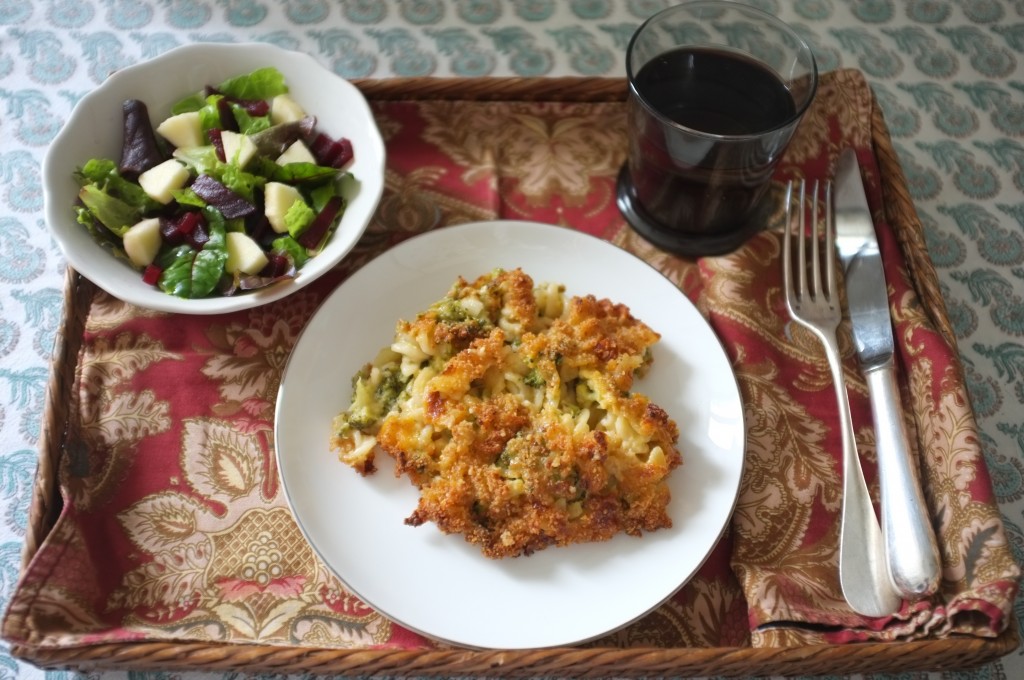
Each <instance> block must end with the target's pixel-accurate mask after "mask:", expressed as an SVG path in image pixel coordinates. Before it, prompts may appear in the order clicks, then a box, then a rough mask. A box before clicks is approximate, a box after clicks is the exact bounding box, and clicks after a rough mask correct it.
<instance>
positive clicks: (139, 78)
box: [42, 43, 385, 314]
mask: <svg viewBox="0 0 1024 680" xmlns="http://www.w3.org/2000/svg"><path fill="white" fill-rule="evenodd" d="M264 66H274V67H276V68H277V69H278V70H280V71H281V73H282V74H284V77H285V82H286V83H287V85H288V87H289V91H290V93H291V94H292V96H293V97H294V99H295V100H296V101H297V102H298V103H299V105H301V106H302V107H303V108H304V109H305V110H306V111H307V112H309V113H310V114H311V115H314V116H316V118H317V126H318V128H319V129H320V130H322V131H324V132H326V133H327V134H329V135H332V136H335V137H340V136H344V137H348V138H349V139H350V140H351V141H352V146H353V149H354V151H355V159H354V161H353V163H352V164H351V166H350V167H349V168H348V169H349V170H350V171H351V172H352V174H353V175H354V176H355V177H356V179H357V180H358V182H359V189H358V192H357V194H356V195H355V196H354V197H353V198H352V199H351V201H350V202H349V204H348V207H347V208H346V210H345V214H344V215H343V216H342V220H341V224H340V225H339V226H338V228H337V230H336V231H335V233H334V235H333V236H332V237H331V240H330V241H329V242H328V243H327V245H326V246H325V247H324V250H323V251H322V252H320V253H319V254H318V255H317V256H316V257H313V258H311V259H310V260H309V262H307V263H306V265H305V266H304V267H303V268H302V269H301V270H299V272H298V274H297V275H296V276H295V278H294V279H290V280H287V281H280V282H277V283H275V284H272V285H270V286H268V287H266V288H263V289H260V290H256V291H250V292H246V293H242V294H238V295H232V296H216V297H209V298H201V299H194V300H193V299H184V298H179V297H175V296H173V295H169V294H167V293H164V292H163V291H161V290H159V289H158V288H156V287H154V286H149V285H148V284H146V283H144V282H143V281H142V276H141V274H140V273H139V272H138V271H136V270H134V269H132V268H131V267H130V266H129V265H128V264H127V263H125V262H122V261H120V260H118V259H117V258H115V257H113V256H112V255H111V254H110V253H109V252H108V251H107V250H105V249H104V248H102V247H101V246H99V245H98V244H97V243H96V242H95V241H94V240H93V238H92V237H91V236H90V235H89V233H88V232H87V231H86V230H85V229H84V228H83V227H82V226H81V225H80V224H78V223H77V222H76V220H75V214H74V209H73V206H74V204H75V200H76V198H77V195H78V185H77V183H76V182H75V181H74V179H73V177H72V173H73V171H74V169H75V168H76V167H79V166H81V165H82V164H83V163H85V162H86V161H87V160H89V159H90V158H96V157H107V158H111V159H112V160H115V161H116V160H117V159H118V158H119V157H120V154H121V136H122V132H121V129H122V112H121V106H122V103H123V101H124V100H125V99H132V98H134V99H140V100H142V101H143V102H145V103H146V105H147V107H148V109H149V114H150V118H151V119H152V120H153V122H154V124H157V123H159V121H160V120H162V119H163V117H165V116H166V115H168V112H169V110H170V107H171V105H172V104H173V103H174V102H176V101H178V100H179V99H181V98H182V97H185V96H187V95H188V94H189V93H190V92H195V91H198V90H199V89H201V88H202V87H203V86H204V85H207V84H212V83H217V82H220V81H222V80H223V79H225V78H228V77H231V76H235V75H240V74H242V73H248V72H250V71H253V70H255V69H257V68H261V67H264ZM154 83H161V84H162V86H161V87H160V88H159V89H157V90H154V85H153V84H154ZM97 121H109V122H97ZM384 161H385V149H384V141H383V138H382V137H381V134H380V130H379V129H378V128H377V124H376V121H375V120H374V117H373V113H372V111H371V110H370V106H369V104H368V102H367V101H366V98H365V97H364V96H363V94H362V93H361V92H360V91H359V90H358V89H357V88H356V87H355V86H354V85H353V84H352V83H350V82H348V81H347V80H345V79H344V78H342V77H341V76H339V75H337V74H335V73H333V72H331V71H329V70H328V69H327V68H325V67H324V66H323V65H322V64H320V63H319V62H317V61H316V60H315V59H314V58H313V57H311V56H309V55H308V54H305V53H302V52H295V51H291V50H286V49H283V48H280V47H277V46H276V45H271V44H267V43H192V44H187V45H183V46H180V47H176V48H174V49H171V50H169V51H167V52H165V53H163V54H161V55H159V56H156V57H154V58H152V59H149V60H148V61H144V62H140V63H138V64H135V65H133V66H129V67H126V68H124V69H122V70H120V71H117V72H115V73H113V74H111V75H110V76H109V77H108V78H107V79H106V80H104V81H103V83H101V84H100V85H99V86H98V87H96V88H95V89H93V90H92V91H91V92H89V93H88V94H86V95H85V96H84V97H82V99H81V100H79V101H78V103H77V104H76V105H75V107H74V109H73V110H72V112H71V115H70V116H69V118H68V120H67V122H66V123H65V124H64V126H63V127H62V128H61V130H60V132H58V133H57V136H56V137H55V138H54V139H53V141H52V142H51V144H50V147H49V150H48V151H47V153H46V156H45V158H44V160H43V173H42V174H43V187H44V214H45V217H46V222H47V224H48V226H49V228H50V233H51V234H52V235H53V237H54V239H55V240H56V241H57V244H58V245H59V246H60V248H61V251H62V252H63V254H64V257H65V259H66V260H67V262H68V264H69V265H70V266H71V267H72V268H73V269H75V270H76V271H77V272H78V273H80V274H81V275H82V276H84V277H86V278H87V279H89V280H90V281H92V282H93V283H95V284H96V285H97V286H99V287H100V288H102V289H103V290H105V291H106V292H108V293H110V294H111V295H113V296H115V297H117V298H119V299H121V300H124V301H125V302H129V303H131V304H134V305H138V306H140V307H146V308H148V309H153V310H157V311H163V312H175V313H183V314H220V313H225V312H234V311H239V310H243V309H250V308H252V307H256V306H259V305H263V304H266V303H269V302H273V301H275V300H280V299H281V298H283V297H285V296H287V295H289V294H291V293H293V292H295V291H297V290H299V289H300V288H302V287H304V286H306V285H308V284H310V283H312V282H313V281H314V280H315V279H317V278H318V277H319V276H321V275H322V274H324V273H326V272H327V271H329V270H330V269H331V268H333V267H334V266H335V265H336V264H337V263H338V262H340V261H341V259H342V258H343V257H344V256H345V255H346V254H348V253H349V251H351V250H352V248H353V247H354V246H355V244H356V242H357V241H358V240H359V238H360V236H362V234H363V232H364V231H365V230H366V228H367V226H369V224H370V220H371V219H372V218H373V214H374V212H375V211H376V209H377V205H378V203H379V202H380V197H381V195H382V193H383V191H384Z"/></svg>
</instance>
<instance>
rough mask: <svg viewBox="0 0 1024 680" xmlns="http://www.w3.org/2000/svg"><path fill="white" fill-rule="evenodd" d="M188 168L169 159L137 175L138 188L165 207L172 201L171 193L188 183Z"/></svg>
mask: <svg viewBox="0 0 1024 680" xmlns="http://www.w3.org/2000/svg"><path fill="white" fill-rule="evenodd" d="M188 178H189V174H188V168H186V167H185V166H184V165H182V164H181V163H179V162H178V161H176V160H174V159H173V158H169V159H167V160H166V161H164V162H163V163H161V164H160V165H154V166H153V167H152V168H150V169H149V170H146V171H145V172H144V173H142V174H141V175H139V186H141V187H142V190H143V191H145V192H146V195H147V196H149V197H150V198H152V199H153V200H154V201H159V202H160V203H163V204H164V205H167V204H168V203H170V202H171V201H172V200H173V199H174V195H173V194H172V193H171V192H172V191H175V190H176V189H180V188H182V187H183V186H185V183H186V182H188Z"/></svg>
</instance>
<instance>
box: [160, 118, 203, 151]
mask: <svg viewBox="0 0 1024 680" xmlns="http://www.w3.org/2000/svg"><path fill="white" fill-rule="evenodd" d="M156 131H157V134H159V135H160V136H161V137H163V138H164V139H166V140H167V141H168V142H170V143H171V144H173V145H174V146H176V147H178V148H179V149H187V148H190V147H193V146H202V145H203V143H204V142H203V125H202V123H201V122H200V120H199V112H198V111H188V112H186V113H179V114H178V115H176V116H171V117H170V118H168V119H167V120H165V121H164V122H162V123H160V124H159V125H158V126H157V127H156Z"/></svg>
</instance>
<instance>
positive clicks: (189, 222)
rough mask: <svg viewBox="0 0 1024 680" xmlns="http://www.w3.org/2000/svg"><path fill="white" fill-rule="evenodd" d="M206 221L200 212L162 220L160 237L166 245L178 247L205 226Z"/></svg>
mask: <svg viewBox="0 0 1024 680" xmlns="http://www.w3.org/2000/svg"><path fill="white" fill-rule="evenodd" d="M205 221H206V219H205V218H204V217H203V214H202V213H201V212H198V211H189V212H185V213H182V214H181V215H179V216H177V217H166V218H161V219H160V236H162V237H163V239H164V242H165V243H168V244H170V245H172V246H178V245H181V244H182V243H184V242H185V240H186V239H187V238H189V236H190V235H191V234H192V232H193V231H195V230H196V228H197V227H199V226H201V225H203V224H204V223H205ZM204 231H205V229H204ZM207 238H209V237H207Z"/></svg>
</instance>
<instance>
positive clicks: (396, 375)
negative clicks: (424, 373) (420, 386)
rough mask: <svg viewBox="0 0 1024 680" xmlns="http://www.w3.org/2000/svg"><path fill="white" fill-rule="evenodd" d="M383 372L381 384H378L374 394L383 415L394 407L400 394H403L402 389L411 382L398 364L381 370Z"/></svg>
mask: <svg viewBox="0 0 1024 680" xmlns="http://www.w3.org/2000/svg"><path fill="white" fill-rule="evenodd" d="M381 374H382V375H381V380H380V384H378V385H377V389H376V390H375V391H374V393H373V396H374V397H375V398H376V401H377V404H378V406H379V407H380V413H381V414H382V415H383V414H385V413H387V412H388V411H390V410H391V409H392V407H394V405H395V402H396V401H397V400H398V397H399V395H401V394H402V390H404V389H405V385H406V384H407V383H408V382H409V378H408V377H406V376H403V375H402V372H401V370H400V369H399V368H398V367H397V366H388V367H386V368H385V369H384V370H383V371H381Z"/></svg>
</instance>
